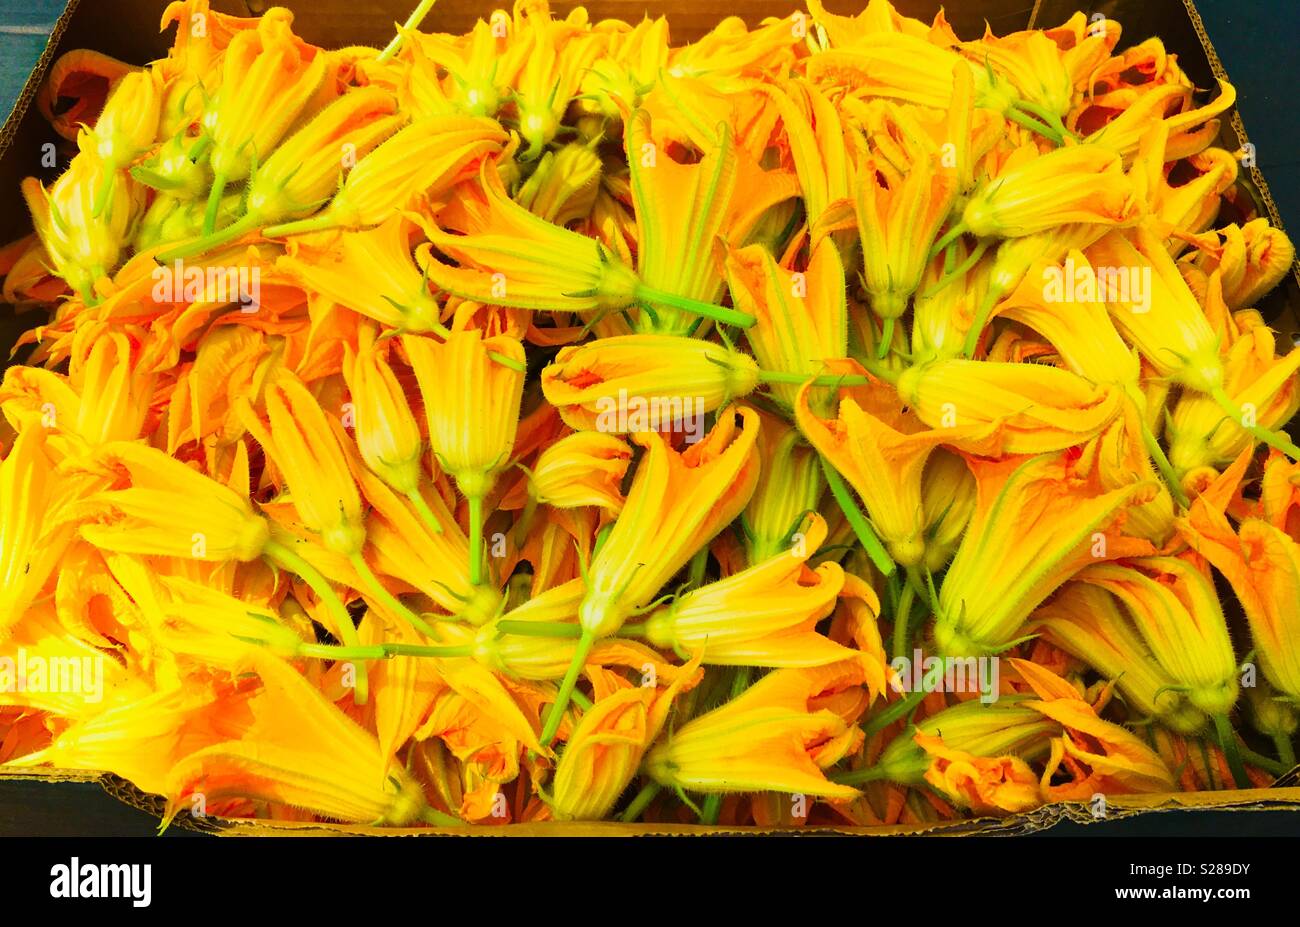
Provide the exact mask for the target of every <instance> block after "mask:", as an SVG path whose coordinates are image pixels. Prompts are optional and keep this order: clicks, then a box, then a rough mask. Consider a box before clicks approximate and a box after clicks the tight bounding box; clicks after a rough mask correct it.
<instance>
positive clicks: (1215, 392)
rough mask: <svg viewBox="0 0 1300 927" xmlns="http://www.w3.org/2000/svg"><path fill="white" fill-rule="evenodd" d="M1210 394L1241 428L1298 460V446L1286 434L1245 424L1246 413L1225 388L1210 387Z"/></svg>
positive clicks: (1299, 452) (1299, 451) (1299, 450)
mask: <svg viewBox="0 0 1300 927" xmlns="http://www.w3.org/2000/svg"><path fill="white" fill-rule="evenodd" d="M1210 396H1211V398H1213V399H1214V401H1215V402H1217V403H1218V404H1219V406H1220V408H1222V409H1223V411H1224V412H1227V413H1228V414H1229V415H1230V416H1232V418H1233V421H1234V422H1235V424H1236V425H1237V426H1238V427H1239V428H1243V429H1245V430H1246V431H1248V432H1250V433H1251V434H1252V435H1254V437H1255V439H1256V440H1257V441H1263V442H1264V443H1265V444H1267V445H1268V446H1269V447H1272V448H1276V449H1277V450H1279V451H1281V452H1282V453H1283V454H1286V456H1288V457H1290V458H1291V459H1292V460H1300V447H1296V446H1295V445H1294V444H1292V443H1291V442H1290V441H1289V440H1287V437H1286V435H1284V434H1281V433H1279V432H1276V431H1270V430H1269V429H1267V428H1265V427H1264V426H1263V425H1247V424H1246V413H1245V412H1244V411H1243V410H1242V408H1241V406H1239V405H1237V403H1236V402H1234V401H1233V399H1232V397H1231V396H1229V395H1228V392H1227V390H1225V389H1224V388H1223V387H1222V386H1216V387H1215V388H1214V389H1212V390H1211V391H1210Z"/></svg>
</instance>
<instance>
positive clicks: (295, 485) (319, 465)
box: [244, 371, 366, 557]
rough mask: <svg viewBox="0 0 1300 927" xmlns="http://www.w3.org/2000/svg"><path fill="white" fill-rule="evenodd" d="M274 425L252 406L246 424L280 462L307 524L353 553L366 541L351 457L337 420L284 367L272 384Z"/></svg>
mask: <svg viewBox="0 0 1300 927" xmlns="http://www.w3.org/2000/svg"><path fill="white" fill-rule="evenodd" d="M265 400H266V411H267V417H268V419H269V427H266V426H263V425H262V422H261V420H260V419H258V418H257V417H256V415H253V414H251V410H248V411H246V413H245V416H244V418H245V425H246V426H247V428H248V430H249V431H250V432H251V433H252V434H253V437H254V438H256V439H257V443H258V444H260V445H262V448H263V449H264V450H265V451H266V454H267V456H268V457H269V458H270V459H271V460H272V461H274V462H275V466H276V468H277V469H278V470H279V472H280V473H281V475H282V476H283V478H284V480H285V483H286V484H287V487H288V489H289V493H290V498H291V499H292V500H293V505H294V509H295V510H296V511H297V513H298V516H299V517H300V518H301V519H302V523H303V524H304V525H306V526H307V527H308V528H309V529H310V530H311V531H313V532H314V533H316V534H318V535H319V536H320V539H321V542H322V543H323V544H324V545H325V547H326V548H328V549H329V550H331V551H333V552H335V553H337V554H340V555H342V556H344V557H352V556H354V555H356V554H358V553H360V551H361V547H362V545H363V544H365V540H366V529H365V525H364V523H363V520H362V511H361V496H360V494H359V493H358V492H357V483H356V480H354V479H353V478H352V474H351V473H349V472H348V465H347V461H346V459H345V458H344V454H343V449H342V447H341V446H340V439H339V435H338V432H337V431H336V424H332V423H331V421H330V419H328V418H327V417H326V415H325V412H324V410H323V409H321V407H320V403H319V402H318V401H317V399H316V397H315V396H313V395H312V394H311V392H310V391H309V390H308V389H307V387H306V386H305V385H304V384H303V382H302V381H301V380H300V379H298V378H297V377H296V376H294V375H293V374H292V373H289V372H288V371H282V372H281V373H280V374H279V375H278V376H277V377H276V378H275V380H274V381H273V382H271V383H270V384H268V386H267V388H266V395H265Z"/></svg>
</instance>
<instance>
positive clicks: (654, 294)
mask: <svg viewBox="0 0 1300 927" xmlns="http://www.w3.org/2000/svg"><path fill="white" fill-rule="evenodd" d="M633 298H634V299H635V300H636V301H637V302H647V303H659V304H660V305H664V306H671V307H672V308H673V309H680V310H681V311H682V312H689V313H692V314H694V315H702V316H704V317H705V318H708V319H713V321H715V322H725V323H727V324H728V325H735V326H737V327H739V328H749V327H750V326H751V325H753V324H754V323H755V322H757V321H758V320H757V319H756V318H754V316H752V315H750V314H749V313H748V312H741V311H740V310H738V309H728V308H726V307H725V306H716V305H714V304H713V303H706V302H703V301H701V300H698V299H691V298H690V297H689V296H677V295H675V294H673V293H665V292H664V291H663V290H656V289H655V288H654V287H650V286H646V285H645V284H644V283H639V284H637V287H636V291H635V292H634V293H633Z"/></svg>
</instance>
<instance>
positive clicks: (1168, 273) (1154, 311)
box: [1085, 226, 1223, 393]
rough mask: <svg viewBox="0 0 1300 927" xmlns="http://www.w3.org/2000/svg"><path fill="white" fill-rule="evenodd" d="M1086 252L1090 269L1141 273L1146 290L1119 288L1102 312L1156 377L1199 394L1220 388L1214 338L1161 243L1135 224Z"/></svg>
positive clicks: (1143, 287) (1194, 299)
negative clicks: (1130, 232) (1132, 229)
mask: <svg viewBox="0 0 1300 927" xmlns="http://www.w3.org/2000/svg"><path fill="white" fill-rule="evenodd" d="M1085 253H1086V254H1087V257H1088V260H1089V261H1090V262H1091V263H1092V265H1093V266H1094V267H1113V268H1126V269H1129V271H1130V273H1132V272H1134V271H1136V272H1138V273H1140V274H1141V279H1142V280H1143V284H1144V285H1143V286H1142V288H1141V289H1142V290H1143V291H1144V292H1142V293H1140V294H1139V293H1137V292H1131V293H1129V294H1124V293H1123V292H1122V290H1121V292H1120V293H1118V294H1113V296H1112V298H1111V299H1108V300H1106V308H1107V309H1108V310H1109V311H1110V314H1111V318H1112V319H1113V320H1114V322H1115V327H1116V328H1118V329H1119V332H1120V334H1121V335H1123V336H1124V339H1125V340H1126V341H1127V342H1128V343H1129V344H1131V345H1133V346H1134V347H1135V348H1137V349H1138V351H1139V352H1141V354H1142V357H1143V358H1144V359H1145V360H1146V361H1147V362H1148V363H1150V364H1151V365H1152V366H1153V367H1154V368H1155V369H1156V371H1157V373H1158V374H1159V375H1160V376H1162V377H1170V378H1171V379H1173V380H1174V381H1175V382H1177V383H1181V384H1183V385H1184V386H1190V387H1191V388H1192V389H1195V390H1197V391H1198V392H1202V393H1210V392H1212V391H1213V390H1214V389H1216V388H1218V387H1221V386H1222V384H1223V363H1222V361H1221V360H1220V359H1219V343H1218V339H1217V338H1216V337H1215V335H1214V331H1213V330H1212V329H1211V328H1210V323H1209V321H1208V320H1207V319H1206V318H1205V312H1204V310H1203V309H1202V308H1201V307H1200V305H1199V304H1198V303H1197V301H1196V297H1195V296H1194V295H1193V294H1192V291H1191V290H1190V289H1188V287H1187V283H1186V281H1184V280H1183V278H1182V276H1181V275H1180V274H1179V273H1178V268H1177V266H1176V265H1175V264H1174V261H1173V259H1172V258H1171V257H1170V256H1169V252H1168V251H1166V250H1165V246H1164V242H1163V241H1161V240H1160V239H1159V238H1157V237H1156V236H1155V235H1154V234H1153V233H1151V232H1150V231H1149V230H1147V229H1144V228H1143V227H1141V226H1139V227H1138V228H1137V229H1136V230H1135V232H1134V233H1133V235H1132V237H1131V238H1130V237H1129V236H1127V235H1125V234H1124V233H1123V232H1111V233H1110V234H1109V235H1107V236H1106V237H1104V238H1102V239H1101V240H1100V241H1098V242H1097V243H1096V244H1095V245H1093V246H1092V247H1090V248H1088V249H1087V250H1086V252H1085ZM1148 280H1149V284H1148V283H1146V281H1148ZM1130 289H1132V288H1130ZM1125 295H1127V296H1128V297H1129V298H1128V299H1127V300H1125V299H1123V298H1122V297H1123V296H1125Z"/></svg>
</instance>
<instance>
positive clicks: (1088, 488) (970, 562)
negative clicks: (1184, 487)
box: [934, 455, 1150, 657]
mask: <svg viewBox="0 0 1300 927" xmlns="http://www.w3.org/2000/svg"><path fill="white" fill-rule="evenodd" d="M969 462H970V464H971V469H972V470H973V471H974V473H975V479H976V483H977V487H978V488H977V495H976V503H975V511H974V513H973V514H972V516H971V522H970V527H968V528H967V529H966V535H965V537H963V538H962V541H961V545H960V546H959V547H958V548H957V555H956V556H955V557H954V558H953V562H952V565H951V566H950V567H949V568H948V572H947V574H946V575H945V576H944V580H943V585H942V587H941V588H940V590H939V615H938V620H937V622H936V623H935V626H934V639H935V643H936V644H937V645H938V648H939V650H940V652H941V653H943V654H944V655H948V656H961V657H964V656H979V655H982V654H990V653H996V652H998V651H1000V650H1002V649H1003V648H1005V647H1006V646H1008V645H1009V644H1010V643H1011V642H1012V641H1013V640H1014V639H1015V638H1016V635H1017V634H1018V633H1019V632H1020V629H1021V626H1022V625H1023V624H1024V622H1025V619H1026V618H1028V617H1029V614H1030V613H1031V612H1032V611H1033V610H1034V609H1035V608H1036V607H1037V606H1038V605H1039V603H1041V602H1042V601H1043V600H1044V599H1045V598H1047V596H1048V595H1050V594H1051V593H1052V592H1053V591H1055V590H1056V589H1057V588H1058V587H1059V586H1060V585H1061V584H1062V583H1064V582H1065V581H1066V580H1067V579H1069V578H1070V577H1072V576H1073V575H1074V574H1075V573H1077V572H1078V571H1079V570H1080V569H1082V568H1083V567H1084V566H1087V565H1088V564H1090V563H1093V562H1095V561H1096V560H1098V559H1113V558H1116V557H1122V556H1125V555H1126V554H1130V555H1131V554H1135V553H1146V552H1149V551H1150V546H1149V545H1148V544H1147V543H1146V542H1139V541H1136V540H1134V539H1127V538H1124V537H1122V536H1115V535H1113V534H1109V533H1107V532H1108V529H1109V528H1110V526H1111V525H1112V524H1113V523H1114V521H1115V519H1116V517H1117V516H1118V515H1119V514H1120V513H1121V512H1122V510H1123V508H1124V507H1125V506H1126V505H1129V504H1131V503H1132V502H1134V501H1135V500H1136V499H1139V498H1141V495H1142V494H1143V493H1144V492H1149V491H1150V488H1149V487H1147V486H1144V485H1141V484H1139V485H1136V486H1128V487H1124V488H1122V489H1116V490H1111V491H1109V492H1107V491H1103V490H1102V489H1101V487H1100V486H1099V485H1097V483H1096V482H1095V480H1091V479H1085V478H1080V477H1079V476H1078V475H1076V474H1074V473H1072V472H1071V470H1070V466H1069V463H1068V461H1067V460H1066V459H1065V458H1064V457H1063V456H1060V455H1044V456H1040V457H1033V458H1030V459H1028V460H1024V459H1023V458H1021V459H1017V458H1008V459H1007V460H1005V461H1001V462H991V461H984V460H980V459H977V458H971V459H970V461H969Z"/></svg>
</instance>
